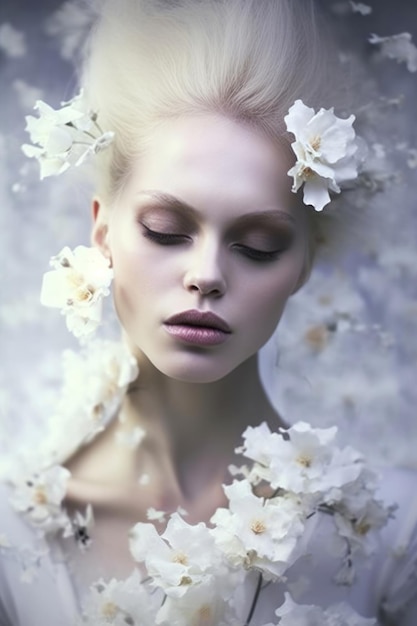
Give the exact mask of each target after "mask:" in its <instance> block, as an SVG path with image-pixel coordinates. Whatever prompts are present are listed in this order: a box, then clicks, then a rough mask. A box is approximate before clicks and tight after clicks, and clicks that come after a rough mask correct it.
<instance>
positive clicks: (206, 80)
mask: <svg viewBox="0 0 417 626" xmlns="http://www.w3.org/2000/svg"><path fill="white" fill-rule="evenodd" d="M324 35H325V33H324V32H323V28H322V26H321V23H320V22H319V18H318V16H317V12H316V9H315V5H314V0H117V1H116V0H101V2H100V5H99V10H98V17H97V20H96V23H95V26H94V28H93V29H92V32H91V36H90V38H89V41H88V45H87V47H86V53H85V57H84V64H83V72H82V84H83V86H84V89H85V93H86V95H87V99H88V101H89V105H90V106H91V108H93V109H94V110H97V111H98V115H99V122H100V126H101V127H102V128H103V129H105V130H113V131H115V133H116V141H115V143H114V145H113V147H112V149H111V151H109V153H108V155H107V157H106V156H103V157H102V158H100V159H98V162H99V168H98V169H99V178H98V181H97V184H98V190H99V193H101V194H102V195H103V197H104V198H107V199H111V198H112V196H113V195H114V194H115V193H117V191H118V189H119V188H120V186H121V185H122V184H123V180H124V179H125V177H126V175H127V173H128V170H129V163H130V162H131V161H132V159H133V158H135V157H136V156H138V155H139V154H140V153H141V151H142V150H143V149H144V148H145V147H146V140H147V137H148V136H149V133H150V132H151V131H152V129H153V128H154V127H155V126H156V125H157V124H158V123H160V122H161V121H163V120H166V119H168V118H176V117H180V116H184V115H189V114H193V115H196V114H197V115H198V114H200V113H201V114H203V113H207V112H213V113H220V114H223V115H225V116H227V117H229V118H231V119H233V120H235V121H241V122H242V123H245V124H248V125H250V126H251V127H255V128H257V129H259V131H260V132H263V133H266V134H267V135H268V136H269V137H270V138H272V139H273V140H277V141H282V140H283V138H284V137H285V134H286V133H285V126H284V119H283V118H284V116H285V115H286V113H287V112H288V109H289V107H290V106H291V105H292V104H293V102H294V101H295V100H296V99H297V98H302V99H303V101H304V102H305V103H306V104H308V105H310V106H316V105H317V104H319V105H320V106H324V105H325V104H326V93H325V92H326V86H327V85H328V83H329V81H328V77H327V74H326V69H325V68H326V65H327V64H326V50H327V48H324V47H323V45H322V41H323V36H324Z"/></svg>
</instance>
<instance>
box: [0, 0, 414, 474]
mask: <svg viewBox="0 0 417 626" xmlns="http://www.w3.org/2000/svg"><path fill="white" fill-rule="evenodd" d="M317 2H318V4H320V5H321V6H322V8H323V10H324V11H325V12H326V13H327V15H328V19H329V28H330V29H331V30H332V31H333V33H334V34H335V35H336V39H337V41H338V44H339V54H340V56H341V60H342V61H343V62H346V68H350V62H353V65H354V66H355V67H356V68H357V69H356V72H357V77H358V79H357V83H356V84H357V87H356V88H355V89H356V91H355V94H354V95H355V101H359V102H360V106H357V110H356V111H355V113H356V115H357V128H358V131H359V132H360V133H361V134H362V135H363V136H364V138H365V140H366V142H367V144H368V157H367V165H368V166H369V171H370V172H371V174H370V175H369V176H368V178H367V179H366V180H365V181H364V187H363V189H362V192H361V193H357V192H349V191H347V192H345V194H344V196H343V202H345V203H347V205H349V206H348V209H349V210H348V215H349V220H348V221H347V222H346V224H345V226H344V228H345V229H346V231H348V232H347V234H348V235H349V237H348V238H349V245H348V246H345V245H343V247H342V245H340V249H339V247H338V246H339V244H335V243H333V246H332V249H331V251H330V252H329V254H327V255H323V257H322V258H320V259H319V260H318V263H317V266H316V268H315V270H314V272H313V275H312V277H311V280H310V282H309V283H308V285H307V286H306V287H305V288H304V289H303V290H302V291H300V292H299V293H298V294H296V295H295V296H294V297H293V298H292V300H291V301H290V303H289V305H288V308H287V311H286V313H285V315H284V319H283V320H282V323H281V324H280V326H279V329H278V330H277V332H276V333H275V335H274V336H273V337H272V338H271V340H270V342H269V343H268V344H267V346H265V349H264V350H263V353H262V356H261V371H262V375H263V379H264V382H265V385H266V387H267V389H268V392H269V393H270V395H271V397H272V399H273V401H274V403H275V404H276V405H277V407H278V409H279V410H280V412H281V413H282V415H283V416H284V418H285V419H286V420H288V421H289V422H291V423H293V422H295V421H297V420H300V419H303V420H306V421H309V422H311V423H313V424H314V425H316V426H328V425H333V424H337V425H338V426H339V427H340V430H341V434H342V437H343V438H344V440H345V441H348V442H349V443H351V444H352V445H354V446H355V447H357V448H359V449H361V450H362V451H364V452H365V454H366V455H367V457H368V458H369V459H370V460H372V461H376V462H382V463H386V462H389V463H395V464H399V465H407V466H412V467H417V414H416V413H417V409H416V407H417V376H416V373H417V366H416V362H417V280H416V279H417V49H416V48H415V45H414V44H417V4H416V3H414V2H410V1H408V0H397V2H395V3H394V2H392V0H369V2H367V3H366V4H362V3H354V2H349V1H344V0H343V1H336V0H317ZM88 26H89V17H88V15H87V13H86V12H85V11H84V10H83V9H82V8H81V6H80V5H79V4H77V3H71V2H61V1H58V0H42V2H36V3H33V2H31V0H1V4H0V105H1V108H0V113H1V114H0V346H1V361H0V363H1V365H0V437H1V439H2V441H3V443H4V444H5V445H6V446H8V445H10V443H5V442H10V438H9V435H12V437H13V438H12V442H13V446H16V447H17V446H19V445H20V444H23V443H25V442H31V443H32V445H33V447H34V448H36V446H37V445H38V443H39V442H40V441H41V439H42V437H43V433H44V429H45V424H46V420H47V418H48V417H49V416H50V415H53V414H54V407H55V406H56V401H57V397H58V394H59V388H60V384H61V374H62V372H61V352H62V350H63V349H65V348H73V349H77V345H78V344H77V342H76V340H74V339H73V338H72V337H71V336H70V335H69V333H68V332H67V331H66V328H65V322H64V319H63V318H62V317H61V316H60V315H59V313H58V312H57V311H56V310H51V309H44V308H42V307H41V305H40V303H39V292H40V286H41V280H42V275H43V273H44V272H45V271H47V269H48V262H49V258H50V257H51V256H52V255H54V254H56V253H58V252H59V251H60V250H61V249H62V248H63V247H64V246H65V245H69V246H70V247H75V246H76V245H78V244H85V245H89V227H90V198H91V193H92V190H91V189H90V188H89V186H88V184H87V183H85V182H84V181H83V180H82V179H81V178H80V176H81V174H80V173H79V172H71V173H70V172H67V173H66V174H63V175H62V176H59V177H56V178H48V179H47V180H45V181H43V182H40V181H39V168H38V164H37V162H36V161H35V160H29V159H26V158H25V157H24V156H23V154H22V152H21V148H20V146H21V144H22V143H25V142H27V141H28V135H27V133H26V132H25V130H24V129H25V119H24V118H25V115H28V114H32V109H33V105H34V104H35V102H36V100H37V99H42V100H45V101H46V102H48V103H49V104H51V105H52V106H54V107H58V106H59V104H60V103H61V102H62V101H64V100H68V99H70V98H71V97H72V96H73V95H74V94H75V93H76V92H77V91H78V88H77V83H76V76H75V71H74V66H73V58H74V55H75V53H76V52H77V50H78V48H79V46H80V42H81V41H82V39H83V37H84V35H85V32H86V30H87V29H88ZM372 33H375V34H376V35H378V36H380V37H388V36H390V37H391V36H393V35H398V34H401V33H409V36H404V35H403V36H402V37H400V38H396V39H393V40H390V41H389V42H385V43H382V44H371V43H370V42H369V38H370V36H371V34H372ZM348 71H350V70H348V69H347V72H348ZM340 81H341V84H342V83H343V81H344V75H343V74H341V75H340ZM111 318H112V311H111V310H109V311H108V322H107V324H106V328H105V329H104V332H105V333H107V335H108V336H114V324H113V323H112V321H111ZM57 427H59V426H58V425H57Z"/></svg>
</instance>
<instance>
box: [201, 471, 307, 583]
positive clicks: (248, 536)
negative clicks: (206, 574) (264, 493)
mask: <svg viewBox="0 0 417 626" xmlns="http://www.w3.org/2000/svg"><path fill="white" fill-rule="evenodd" d="M224 492H225V494H226V496H227V498H228V499H229V508H227V509H226V508H218V509H217V511H216V512H215V513H214V515H213V517H212V518H211V520H210V521H211V523H212V524H215V528H214V529H213V530H212V531H211V532H212V535H213V537H214V538H215V540H216V543H217V545H218V547H219V548H220V549H221V550H222V551H223V552H224V554H225V555H226V557H227V559H228V561H229V562H230V563H231V564H232V566H233V567H239V566H243V567H245V568H247V569H249V568H257V569H259V570H261V571H262V572H263V574H264V575H265V578H267V579H271V578H272V579H278V578H280V577H282V576H283V574H284V573H285V571H286V570H287V569H288V567H289V566H290V565H291V564H292V563H293V562H294V561H295V560H296V558H298V556H299V554H298V553H297V550H296V548H297V540H298V538H299V537H300V536H301V535H302V533H303V531H304V522H303V510H302V509H301V507H300V504H299V502H298V501H297V500H296V499H295V498H292V497H275V498H270V499H264V498H259V497H257V496H255V495H254V494H253V492H252V486H251V484H250V483H249V482H248V481H247V480H242V481H234V482H233V484H232V485H229V486H224Z"/></svg>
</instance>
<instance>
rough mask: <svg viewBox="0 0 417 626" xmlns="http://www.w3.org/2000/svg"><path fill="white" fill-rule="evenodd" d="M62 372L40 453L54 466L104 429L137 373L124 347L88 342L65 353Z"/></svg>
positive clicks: (135, 365)
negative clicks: (54, 405) (54, 411)
mask: <svg viewBox="0 0 417 626" xmlns="http://www.w3.org/2000/svg"><path fill="white" fill-rule="evenodd" d="M63 370H64V376H63V378H64V384H63V390H62V394H61V399H60V402H59V405H58V407H57V412H56V413H55V414H54V415H52V416H51V420H50V421H51V427H50V428H49V432H50V437H49V438H48V439H46V441H45V443H44V449H43V452H42V454H43V455H44V456H45V458H46V459H48V460H49V459H52V461H53V462H57V461H58V462H61V461H62V459H65V458H68V457H69V456H70V455H71V454H72V453H73V452H74V451H75V450H76V449H77V448H78V447H79V446H80V445H81V444H84V443H88V442H89V441H91V440H92V439H93V438H94V437H95V436H96V435H97V434H98V433H99V432H101V431H102V430H103V429H104V428H105V426H106V424H107V423H108V422H109V420H110V419H111V418H112V417H114V416H115V414H116V413H117V411H118V409H119V407H120V405H121V402H122V399H123V398H124V396H125V393H126V389H127V386H128V384H129V383H130V382H132V381H133V380H135V379H136V378H137V376H138V372H139V370H138V365H137V361H136V359H135V357H134V356H133V355H132V353H131V351H130V350H129V348H128V347H127V346H126V345H125V344H124V343H121V342H119V341H110V340H104V339H95V340H93V341H91V342H90V343H89V345H88V348H87V346H85V347H84V348H83V349H82V350H81V352H79V351H74V350H65V351H64V353H63ZM57 423H59V424H60V428H59V429H57V428H56V424H57Z"/></svg>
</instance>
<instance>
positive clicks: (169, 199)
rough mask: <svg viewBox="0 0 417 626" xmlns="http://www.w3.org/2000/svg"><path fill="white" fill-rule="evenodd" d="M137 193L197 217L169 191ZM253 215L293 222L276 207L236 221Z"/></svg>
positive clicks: (151, 190) (248, 216)
mask: <svg viewBox="0 0 417 626" xmlns="http://www.w3.org/2000/svg"><path fill="white" fill-rule="evenodd" d="M138 195H140V196H142V195H146V196H150V197H151V198H153V199H154V200H157V201H158V202H160V203H161V204H164V205H165V206H168V207H169V208H171V209H173V210H175V211H181V212H183V213H185V214H186V215H188V216H189V217H191V218H193V219H198V216H199V211H197V209H195V208H194V207H193V206H191V205H190V204H187V202H184V201H183V200H180V199H179V198H176V197H175V196H173V195H171V194H169V193H166V192H162V191H157V190H156V189H144V190H142V191H140V192H139V193H138ZM254 217H265V218H279V219H281V220H283V221H285V222H289V223H291V224H294V223H295V218H294V217H293V216H292V215H290V214H289V213H287V212H286V211H282V210H280V209H276V208H274V209H264V210H262V211H253V212H251V213H245V214H244V215H241V216H239V218H238V221H245V220H247V219H253V218H254Z"/></svg>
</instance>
